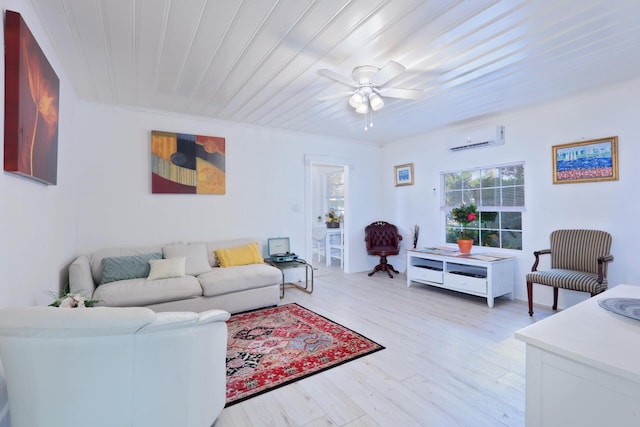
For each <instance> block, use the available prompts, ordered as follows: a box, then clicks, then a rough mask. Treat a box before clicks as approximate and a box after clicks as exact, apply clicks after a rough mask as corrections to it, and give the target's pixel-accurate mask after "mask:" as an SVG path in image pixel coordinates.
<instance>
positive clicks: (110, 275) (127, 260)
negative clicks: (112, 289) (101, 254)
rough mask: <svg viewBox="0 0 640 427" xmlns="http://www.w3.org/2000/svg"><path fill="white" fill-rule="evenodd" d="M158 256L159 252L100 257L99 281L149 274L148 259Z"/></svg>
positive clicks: (133, 277) (160, 255)
mask: <svg viewBox="0 0 640 427" xmlns="http://www.w3.org/2000/svg"><path fill="white" fill-rule="evenodd" d="M160 258H162V253H160V252H155V253H150V254H142V255H129V256H119V257H106V258H102V280H101V282H100V283H109V282H115V281H116V280H127V279H137V278H140V277H147V276H148V275H149V261H150V260H152V259H160Z"/></svg>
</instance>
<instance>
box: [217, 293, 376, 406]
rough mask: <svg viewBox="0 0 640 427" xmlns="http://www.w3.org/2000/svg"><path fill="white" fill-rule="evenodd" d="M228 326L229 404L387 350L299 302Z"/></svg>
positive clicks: (245, 315)
mask: <svg viewBox="0 0 640 427" xmlns="http://www.w3.org/2000/svg"><path fill="white" fill-rule="evenodd" d="M227 326H228V334H229V340H228V344H227V404H226V406H231V405H233V404H236V403H239V402H242V401H243V400H247V399H249V398H251V397H255V396H257V395H259V394H262V393H265V392H267V391H270V390H273V389H275V388H278V387H282V386H283V385H286V384H290V383H292V382H294V381H298V380H300V379H302V378H305V377H308V376H310V375H314V374H317V373H319V372H322V371H324V370H327V369H329V368H333V367H336V366H338V365H341V364H343V363H345V362H349V361H351V360H355V359H357V358H359V357H362V356H366V355H367V354H371V353H373V352H376V351H378V350H382V349H384V347H383V346H381V345H380V344H377V343H375V342H373V341H371V340H370V339H368V338H365V337H363V336H362V335H360V334H358V333H356V332H354V331H352V330H351V329H348V328H345V327H344V326H342V325H338V324H337V323H334V322H332V321H331V320H329V319H327V318H326V317H323V316H320V315H319V314H316V313H314V312H313V311H310V310H307V309H306V308H304V307H302V306H300V305H298V304H286V305H281V306H278V307H273V308H265V309H261V310H256V311H251V312H248V313H241V314H236V315H233V316H231V318H230V319H229V320H228V321H227Z"/></svg>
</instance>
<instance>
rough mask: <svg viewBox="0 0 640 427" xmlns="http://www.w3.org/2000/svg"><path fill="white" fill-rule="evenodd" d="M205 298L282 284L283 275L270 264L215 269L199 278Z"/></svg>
mask: <svg viewBox="0 0 640 427" xmlns="http://www.w3.org/2000/svg"><path fill="white" fill-rule="evenodd" d="M198 280H199V281H200V285H201V286H202V294H203V295H204V296H214V295H223V294H226V293H230V292H238V291H243V290H246V289H253V288H261V287H264V286H270V285H274V284H278V283H282V273H281V272H280V270H278V269H277V268H275V267H272V266H270V265H268V264H250V265H242V266H233V267H226V268H221V267H218V268H214V269H212V270H211V271H210V272H208V273H203V274H201V275H199V276H198Z"/></svg>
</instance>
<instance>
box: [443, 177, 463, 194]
mask: <svg viewBox="0 0 640 427" xmlns="http://www.w3.org/2000/svg"><path fill="white" fill-rule="evenodd" d="M444 190H445V191H451V190H462V175H461V174H459V173H448V174H445V175H444Z"/></svg>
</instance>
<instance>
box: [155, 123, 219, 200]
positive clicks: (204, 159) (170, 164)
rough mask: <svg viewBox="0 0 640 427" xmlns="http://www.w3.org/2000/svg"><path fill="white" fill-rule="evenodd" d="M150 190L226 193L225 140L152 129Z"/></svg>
mask: <svg viewBox="0 0 640 427" xmlns="http://www.w3.org/2000/svg"><path fill="white" fill-rule="evenodd" d="M151 156H152V165H151V192H152V193H154V194H159V193H172V194H225V189H226V181H225V139H224V138H221V137H218V136H203V135H190V134H186V133H174V132H162V131H157V130H154V131H151Z"/></svg>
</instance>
